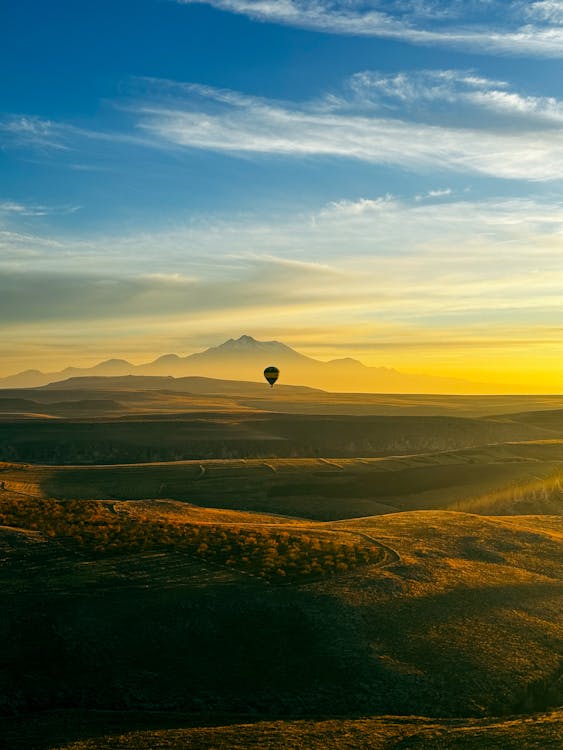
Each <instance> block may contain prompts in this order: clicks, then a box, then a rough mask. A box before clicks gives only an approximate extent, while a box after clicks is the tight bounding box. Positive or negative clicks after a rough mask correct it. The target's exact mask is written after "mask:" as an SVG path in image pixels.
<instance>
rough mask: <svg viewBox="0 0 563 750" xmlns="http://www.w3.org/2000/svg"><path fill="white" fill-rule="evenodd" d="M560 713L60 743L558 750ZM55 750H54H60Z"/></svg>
mask: <svg viewBox="0 0 563 750" xmlns="http://www.w3.org/2000/svg"><path fill="white" fill-rule="evenodd" d="M562 733H563V712H561V711H557V712H554V713H550V714H543V715H538V716H535V717H534V718H533V719H520V718H513V719H504V720H503V719H497V720H481V721H471V720H469V721H468V720H464V721H432V720H428V719H417V718H413V717H411V718H406V719H401V718H398V717H381V718H374V719H358V720H355V721H338V720H329V721H321V722H311V721H301V722H288V721H278V722H261V723H258V724H242V725H241V724H239V725H234V726H223V727H204V728H193V729H172V730H171V729H169V730H160V731H159V730H156V731H154V730H153V731H144V732H132V733H125V734H121V735H120V734H117V735H113V736H111V735H110V736H109V737H105V738H101V737H100V738H96V739H94V740H86V741H78V742H71V743H68V744H67V743H64V744H62V745H60V746H59V748H60V750H94V749H95V750H140V749H141V748H143V750H144V749H145V748H149V747H150V748H162V750H165V749H167V750H188V749H189V750H209V748H214V749H216V750H220V749H221V750H227V749H228V750H243V749H244V750H247V749H248V750H252V748H255V750H273V749H274V748H275V749H276V750H295V749H296V748H303V750H325V748H333V749H334V750H361V749H363V750H399V749H402V750H407V749H408V750H494V749H495V748H497V749H498V750H523V748H526V749H527V750H530V749H532V748H537V750H549V749H550V748H551V749H553V750H556V749H557V748H560V747H561V736H562ZM59 748H58V749H57V750H59Z"/></svg>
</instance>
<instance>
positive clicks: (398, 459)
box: [0, 440, 563, 520]
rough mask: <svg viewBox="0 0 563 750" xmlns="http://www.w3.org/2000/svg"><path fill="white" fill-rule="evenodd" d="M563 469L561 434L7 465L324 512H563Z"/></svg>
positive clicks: (109, 491) (1, 468)
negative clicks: (314, 451) (344, 453)
mask: <svg viewBox="0 0 563 750" xmlns="http://www.w3.org/2000/svg"><path fill="white" fill-rule="evenodd" d="M562 473H563V442H562V441H559V440H550V441H531V442H522V443H506V444H500V445H485V446H479V447H476V448H467V449H462V450H453V451H439V452H436V453H424V454H418V455H417V454H415V455H406V456H393V457H386V458H378V459H376V458H364V459H342V458H338V459H322V458H318V459H264V460H260V459H249V460H222V461H221V460H219V461H218V460H203V461H181V462H172V463H149V464H130V465H108V466H37V465H30V464H23V465H22V464H10V463H3V464H0V481H3V482H4V484H5V486H6V487H7V488H8V489H12V490H14V491H19V492H23V493H28V494H32V495H37V496H40V497H61V498H65V497H66V498H83V499H99V500H141V499H145V498H152V499H173V500H182V501H186V502H189V503H193V504H196V505H201V506H205V507H216V508H224V509H225V508H230V509H233V510H247V511H248V510H252V511H256V512H263V513H270V514H271V513H278V514H282V515H289V516H297V517H304V518H310V519H317V520H331V519H339V518H340V519H341V518H350V517H354V516H370V515H378V514H381V513H392V512H396V511H398V510H419V509H437V508H449V509H459V510H467V511H469V512H477V513H481V512H482V513H485V514H487V513H495V512H499V513H513V512H520V513H549V514H553V513H555V514H557V513H561V511H562V510H563V503H562V498H561V492H560V491H559V486H560V477H561V475H562ZM549 487H551V491H547V489H546V488H549ZM515 500H518V502H516V503H515Z"/></svg>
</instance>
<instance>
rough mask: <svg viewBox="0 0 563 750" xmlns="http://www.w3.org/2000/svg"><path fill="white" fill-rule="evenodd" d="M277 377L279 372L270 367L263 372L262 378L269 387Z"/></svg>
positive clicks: (275, 368)
mask: <svg viewBox="0 0 563 750" xmlns="http://www.w3.org/2000/svg"><path fill="white" fill-rule="evenodd" d="M279 375H280V371H279V370H278V368H277V367H274V366H273V365H271V366H270V367H266V369H265V370H264V377H265V378H266V380H267V381H268V383H269V384H270V385H274V383H275V382H276V380H277V379H278V378H279Z"/></svg>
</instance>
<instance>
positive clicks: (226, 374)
mask: <svg viewBox="0 0 563 750" xmlns="http://www.w3.org/2000/svg"><path fill="white" fill-rule="evenodd" d="M269 365H276V366H278V367H280V370H281V377H280V382H283V383H286V384H288V385H304V386H309V387H313V388H320V389H323V390H328V391H341V392H356V393H362V392H363V393H377V392H381V393H421V394H422V393H452V394H461V393H467V394H487V393H493V392H496V393H509V392H512V393H516V392H518V389H516V388H514V387H511V386H508V385H507V386H500V387H499V386H497V387H495V388H493V387H491V386H490V385H487V384H483V383H473V382H470V381H465V380H461V379H457V378H448V377H439V376H431V375H417V374H407V373H402V372H400V371H399V370H396V369H394V368H390V367H385V366H380V367H372V366H368V365H365V364H363V362H360V361H359V360H357V359H353V358H352V357H342V358H337V359H333V360H329V361H327V362H323V361H321V360H318V359H314V358H313V357H308V356H307V355H305V354H301V353H300V352H298V351H295V349H292V348H291V347H290V346H288V345H287V344H284V343H283V342H280V341H275V340H272V341H259V340H257V339H254V338H253V337H252V336H249V335H248V334H243V335H241V336H240V337H239V338H238V339H233V338H230V339H227V340H226V341H224V342H223V343H222V344H219V345H218V346H214V347H210V348H208V349H205V350H204V351H201V352H194V353H192V354H188V355H186V356H184V357H182V356H180V355H178V354H174V353H169V354H163V355H161V356H159V357H157V358H156V359H154V360H152V361H151V362H147V363H144V364H140V365H134V364H132V363H131V362H128V361H127V360H125V359H120V358H110V359H107V360H104V361H102V362H99V363H98V364H96V365H94V366H93V367H85V368H80V367H72V366H70V367H66V368H65V369H63V370H61V371H59V372H48V373H43V372H41V371H39V370H34V369H30V370H25V371H23V372H20V373H17V374H15V375H11V376H7V377H4V378H0V388H22V387H26V388H34V387H42V386H45V385H49V384H52V383H55V382H61V381H64V380H67V379H68V378H73V377H92V376H111V377H120V376H126V375H137V376H148V375H150V376H164V377H167V376H172V377H175V378H178V377H189V376H199V377H211V378H217V377H219V378H220V379H229V380H245V381H248V380H250V381H254V382H256V381H261V380H262V371H263V370H264V368H265V367H267V366H269Z"/></svg>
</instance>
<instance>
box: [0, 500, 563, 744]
mask: <svg viewBox="0 0 563 750" xmlns="http://www.w3.org/2000/svg"><path fill="white" fill-rule="evenodd" d="M125 505H126V506H127V505H128V504H125ZM4 507H6V506H4ZM14 507H17V506H14ZM30 507H32V506H30ZM73 507H74V508H75V510H73V513H75V512H82V511H80V508H81V507H82V508H85V506H80V505H74V506H73ZM92 507H93V506H92ZM128 507H131V508H132V509H133V511H134V513H141V514H142V518H143V519H144V521H143V524H144V528H145V530H146V532H149V531H150V529H151V528H155V529H158V528H162V527H161V526H159V525H158V524H161V522H162V515H161V512H160V511H158V512H157V515H156V516H155V517H154V519H153V520H151V509H150V506H148V505H147V504H145V505H144V506H143V508H142V509H138V510H137V511H135V506H134V505H133V506H128ZM112 508H113V510H112V509H110V508H108V510H107V513H109V515H107V516H105V517H106V518H108V519H110V520H109V521H108V523H110V525H111V524H113V525H115V524H116V523H119V524H121V526H122V527H123V528H126V527H124V526H123V524H127V523H129V522H128V521H127V520H126V518H125V517H123V516H122V514H123V510H124V507H123V505H121V504H118V505H117V506H116V505H113V506H112ZM88 512H89V511H88ZM96 512H97V513H98V512H99V511H96ZM104 512H105V511H104ZM177 512H178V513H179V512H180V510H179V509H178V511H177ZM29 513H30V514H31V515H29V516H28V518H27V523H28V524H29V523H31V524H35V525H37V524H38V525H39V528H36V530H35V531H33V532H31V533H30V532H26V531H24V530H21V526H22V524H23V523H26V521H25V519H24V518H22V517H21V516H20V518H19V519H18V523H19V527H20V530H19V531H16V532H14V531H11V530H9V529H7V530H6V531H4V532H3V533H2V554H3V557H5V558H6V559H8V560H12V562H11V563H8V565H7V566H6V565H5V566H4V569H3V576H4V577H5V578H6V580H9V581H10V585H9V587H8V588H6V586H5V585H3V587H2V590H3V592H4V593H3V594H2V595H1V597H2V602H1V604H2V607H3V611H4V612H5V615H6V616H5V617H4V618H3V624H2V638H1V640H0V643H1V644H3V645H2V646H0V650H1V651H2V654H0V655H1V656H2V658H3V660H4V662H5V664H6V671H5V677H6V681H5V682H4V683H3V685H2V688H1V690H2V692H1V695H0V697H1V701H2V705H3V707H4V710H6V709H7V710H8V711H14V710H22V709H24V708H25V709H26V710H29V709H32V708H34V709H38V708H41V709H43V710H45V709H49V710H54V709H62V708H65V709H66V710H68V709H70V708H73V707H74V708H75V709H79V708H80V709H86V708H88V709H97V710H103V709H104V708H109V707H112V708H113V709H116V708H117V709H120V710H122V711H125V710H127V711H134V710H140V709H143V708H149V707H150V708H151V709H158V710H160V711H163V710H167V711H171V710H174V711H184V712H185V711H195V712H199V713H201V712H202V711H213V712H214V713H215V714H216V715H217V716H220V715H221V714H222V713H225V712H233V713H238V714H244V715H247V716H248V715H249V714H250V713H254V715H255V716H257V717H259V716H268V715H269V716H273V715H275V716H279V717H281V716H284V715H285V716H286V717H293V718H295V717H297V716H311V715H317V716H320V715H327V714H338V715H340V716H342V715H350V714H356V715H357V714H358V713H362V714H364V715H373V714H394V715H397V714H402V715H423V716H424V715H425V716H435V717H445V716H450V717H456V716H457V717H460V716H474V717H479V716H485V715H499V714H502V715H507V714H514V713H517V712H522V711H524V712H530V711H538V710H546V709H548V708H550V707H552V706H556V705H558V702H560V701H561V698H562V692H561V690H562V687H563V686H562V684H561V632H562V631H561V628H562V625H563V623H562V620H561V613H562V611H563V607H562V604H563V597H562V595H563V581H562V580H561V578H562V573H563V570H562V565H561V554H560V552H561V538H562V536H563V526H562V525H561V519H554V518H551V519H542V518H541V517H532V518H524V517H521V518H519V519H507V520H501V519H499V518H486V517H480V516H473V515H469V514H461V513H452V512H411V513H401V514H392V515H387V516H380V517H377V518H365V519H358V520H356V521H343V522H338V523H332V524H318V523H316V524H306V525H303V524H297V525H294V524H293V523H292V521H291V519H286V520H285V522H284V523H283V524H282V525H281V526H280V523H279V519H276V520H275V521H274V522H273V524H272V525H271V524H270V523H269V521H268V520H267V518H266V517H261V518H260V519H258V518H256V517H254V516H252V515H251V516H248V515H247V516H246V517H245V523H244V524H243V525H242V526H241V525H240V523H241V521H242V517H238V519H237V520H236V521H234V520H233V517H231V518H229V520H225V521H224V524H225V525H224V526H223V527H222V528H223V529H224V531H228V530H234V529H236V528H240V529H243V528H245V529H248V528H250V529H252V528H255V529H256V530H258V529H260V528H261V529H262V530H263V531H264V532H267V533H269V529H270V528H271V529H277V530H278V531H277V532H276V533H279V531H280V530H283V531H284V532H286V533H289V534H290V535H297V536H299V535H304V536H303V539H304V540H305V542H306V544H311V543H312V542H311V541H307V540H313V539H314V538H315V534H319V533H321V534H329V535H330V534H331V533H338V534H340V535H349V534H353V535H355V537H356V539H358V543H360V542H361V544H374V545H376V546H378V545H379V546H380V547H381V549H383V550H386V549H390V550H392V551H393V553H394V555H393V556H391V557H384V558H382V559H381V560H376V561H375V562H373V563H370V562H364V563H361V564H360V566H359V567H357V568H354V567H352V568H348V569H347V570H344V571H340V570H336V569H335V570H334V571H332V572H330V573H328V575H326V576H325V575H323V576H321V577H320V578H317V579H315V578H314V579H313V580H304V581H303V582H302V583H299V582H296V583H294V584H293V585H278V584H276V583H275V582H273V583H268V581H266V580H264V581H263V580H260V579H259V578H256V577H252V576H248V575H245V574H244V572H242V571H241V572H239V564H241V563H242V561H243V557H241V558H240V561H241V562H240V563H239V562H236V563H235V565H234V566H233V567H229V566H228V565H227V566H225V565H224V564H217V563H212V562H211V561H210V560H209V559H207V557H206V555H207V552H206V551H205V550H202V551H199V552H198V553H197V555H196V556H195V557H194V555H193V554H186V553H183V552H182V549H181V548H180V547H176V545H175V544H173V545H172V546H171V547H170V546H169V547H168V548H166V547H164V548H160V549H157V548H154V549H152V550H151V548H150V546H149V547H146V548H145V551H132V550H129V551H128V549H127V547H122V548H121V549H112V548H111V537H109V540H108V541H107V542H104V544H109V545H110V546H109V547H108V548H107V551H106V552H104V551H103V549H98V551H97V552H94V551H89V547H88V546H84V545H82V546H81V547H80V550H77V551H74V550H75V548H74V547H73V546H72V545H71V546H68V544H69V543H67V542H65V541H64V540H65V537H64V531H63V530H62V527H60V526H58V527H49V528H54V529H55V536H49V535H45V533H44V531H42V528H41V527H42V526H43V528H44V529H47V528H48V527H47V526H44V523H48V524H51V523H52V520H50V519H53V512H52V511H49V515H48V516H45V521H41V516H38V515H37V511H36V510H35V511H33V512H31V511H29ZM59 517H60V516H59ZM103 517H104V516H103V515H102V516H101V517H99V518H103ZM61 518H62V521H64V516H63V517H61ZM159 519H160V520H159ZM192 521H193V518H192ZM202 522H203V520H202V517H201V516H200V517H199V521H198V523H200V524H201V523H202ZM211 522H212V527H208V526H207V525H206V524H205V522H203V523H204V528H216V529H218V530H219V531H220V529H221V522H220V521H219V519H218V518H217V516H216V515H215V516H213V517H212V519H211ZM73 523H74V522H73ZM96 523H97V524H98V525H97V526H96V529H97V530H96V532H95V533H96V538H103V539H105V538H106V537H105V535H104V531H103V529H104V526H103V524H102V526H100V525H99V523H100V521H99V520H98V521H97V522H96ZM103 523H105V522H103ZM153 524H157V525H156V526H153ZM248 524H251V526H250V527H249V526H248ZM82 528H83V529H87V526H84V525H83V527H82ZM91 528H93V527H91ZM56 529H58V531H57V530H56ZM73 533H75V532H73ZM85 533H86V531H83V532H82V534H85ZM159 533H160V532H159ZM214 533H215V532H214ZM229 533H231V531H229ZM61 534H63V535H62V536H61ZM82 538H87V537H82ZM144 539H145V541H144V542H143V544H144V545H147V544H149V545H150V544H152V542H150V536H149V537H147V536H146V534H145V536H144ZM362 540H363V541H362ZM168 544H170V543H168ZM12 550H13V552H12ZM78 552H79V554H78ZM241 554H242V555H243V556H244V553H242V552H241ZM198 557H199V558H200V561H199V562H198ZM237 560H239V558H237ZM18 581H19V584H18ZM18 591H19V592H20V593H18ZM86 592H87V596H85V594H86ZM32 634H33V637H31V636H32ZM40 654H42V656H41V658H39V655H40ZM282 655H283V656H282ZM14 659H15V660H14ZM25 665H27V666H25ZM14 670H15V671H14ZM54 684H56V686H57V687H56V690H54V689H53V685H54ZM132 716H133V719H132V721H133V726H132V725H131V724H130V725H129V728H134V723H135V722H134V715H132ZM172 719H173V717H172ZM146 721H147V719H146V717H145V719H144V722H145V723H144V726H146ZM411 722H412V720H411ZM484 724H485V725H486V724H488V725H490V724H491V722H490V720H489V721H488V722H485V723H484ZM496 725H497V728H496V729H494V732H497V731H498V732H501V731H502V730H501V729H499V728H498V727H502V725H503V722H502V721H498V722H496ZM59 728H60V725H59ZM415 728H416V729H417V731H419V730H420V729H421V727H420V726H418V727H415ZM305 729H306V728H305ZM430 730H432V731H450V730H451V724H450V725H448V724H447V723H446V724H445V725H444V724H443V723H441V722H438V729H436V725H435V723H434V724H433V723H432V722H430V723H429V726H428V727H427V728H426V730H425V731H427V733H428V732H429V731H430ZM206 731H207V732H208V733H207V734H205V732H204V733H203V735H202V737H212V736H213V735H212V734H209V733H210V732H212V730H206ZM222 731H223V732H228V730H222ZM245 731H246V730H245ZM252 731H253V730H251V729H250V728H249V729H248V732H250V735H251V734H252ZM271 731H278V730H276V728H275V727H272V728H271ZM289 731H290V730H289V729H288V732H289ZM491 731H493V730H491ZM305 735H306V731H305ZM321 736H322V733H321ZM421 736H422V737H423V736H424V733H422V735H421ZM493 736H494V735H493ZM501 736H502V735H501ZM516 736H517V735H516ZM195 737H196V738H197V733H196V735H195ZM44 741H45V739H43V742H44ZM43 746H45V745H43ZM91 746H93V745H87V747H91ZM108 746H110V745H108ZM117 746H119V745H116V747H117ZM124 746H125V747H127V745H124ZM132 746H134V745H132ZM164 746H165V747H166V745H164ZM172 746H173V745H172ZM313 746H314V745H313ZM28 747H29V745H28ZM282 747H283V745H282Z"/></svg>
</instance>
